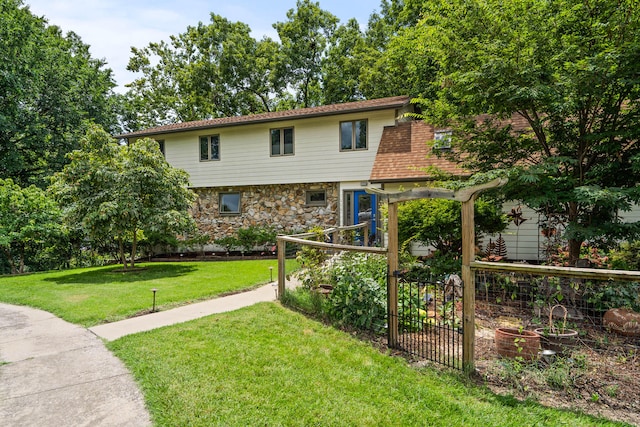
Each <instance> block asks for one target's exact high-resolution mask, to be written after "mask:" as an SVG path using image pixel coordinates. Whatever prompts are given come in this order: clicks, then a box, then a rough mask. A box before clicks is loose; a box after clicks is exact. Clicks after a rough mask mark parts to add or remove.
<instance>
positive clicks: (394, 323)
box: [387, 203, 398, 348]
mask: <svg viewBox="0 0 640 427" xmlns="http://www.w3.org/2000/svg"><path fill="white" fill-rule="evenodd" d="M388 226H389V244H388V246H387V268H388V271H387V325H388V334H389V337H388V340H389V347H391V348H396V347H398V275H397V272H398V204H397V203H389V224H388Z"/></svg>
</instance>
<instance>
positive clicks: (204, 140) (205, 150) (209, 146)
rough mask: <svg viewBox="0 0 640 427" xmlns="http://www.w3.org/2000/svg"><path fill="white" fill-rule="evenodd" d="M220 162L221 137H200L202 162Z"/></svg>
mask: <svg viewBox="0 0 640 427" xmlns="http://www.w3.org/2000/svg"><path fill="white" fill-rule="evenodd" d="M208 160H220V135H209V136H201V137H200V161H202V162H204V161H208Z"/></svg>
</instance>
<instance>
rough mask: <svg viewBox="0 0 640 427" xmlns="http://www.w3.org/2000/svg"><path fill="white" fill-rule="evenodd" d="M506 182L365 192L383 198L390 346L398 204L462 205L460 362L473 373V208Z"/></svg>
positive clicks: (394, 333)
mask: <svg viewBox="0 0 640 427" xmlns="http://www.w3.org/2000/svg"><path fill="white" fill-rule="evenodd" d="M506 182H507V180H506V179H496V180H493V181H491V182H488V183H486V184H481V185H477V186H474V187H469V188H464V189H461V190H458V191H452V190H447V189H441V188H413V189H411V190H407V191H402V192H388V191H384V190H380V189H375V188H367V189H366V191H367V192H369V193H371V194H376V195H378V196H382V197H384V198H386V200H387V203H388V205H389V213H388V221H389V222H388V235H389V237H388V243H387V264H388V271H389V277H388V287H389V301H388V307H389V316H388V331H389V332H388V333H389V346H390V347H397V345H398V257H399V247H398V204H399V203H402V202H407V201H410V200H418V199H448V200H455V201H458V202H461V203H462V281H463V286H464V289H463V295H464V297H463V308H462V311H463V318H462V328H463V331H464V334H463V341H462V362H463V365H464V370H465V371H473V370H474V340H475V277H474V274H473V272H472V271H471V263H472V262H473V261H474V258H475V232H474V222H475V220H474V205H475V200H476V198H477V196H478V195H479V194H480V193H481V192H482V191H484V190H488V189H491V188H497V187H500V186H503V185H504V184H505V183H506Z"/></svg>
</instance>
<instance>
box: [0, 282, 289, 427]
mask: <svg viewBox="0 0 640 427" xmlns="http://www.w3.org/2000/svg"><path fill="white" fill-rule="evenodd" d="M275 290H276V286H275V285H274V284H269V285H265V286H262V287H260V288H258V289H255V290H253V291H249V292H243V293H239V294H235V295H230V296H227V297H222V298H217V299H213V300H209V301H204V302H200V303H195V304H190V305H188V306H184V307H179V308H176V309H172V310H167V311H161V312H157V313H152V314H149V315H145V316H140V317H135V318H132V319H127V320H123V321H120V322H114V323H109V324H105V325H99V326H95V327H93V328H90V329H85V328H83V327H80V326H77V325H73V324H71V323H68V322H65V321H64V320H61V319H59V318H57V317H55V316H54V315H52V314H50V313H47V312H45V311H42V310H37V309H33V308H30V307H24V306H14V305H8V304H2V303H0V426H7V427H9V426H11V427H39V426H43V427H45V426H46V427H49V426H61V427H74V426H87V427H88V426H91V427H94V426H101V427H120V426H122V427H124V426H127V427H131V426H135V427H146V426H150V425H151V421H150V417H149V413H148V412H147V410H146V408H145V405H144V398H143V396H142V393H141V392H140V390H139V389H138V386H137V384H136V383H135V382H134V380H133V377H132V376H131V374H130V373H129V371H128V370H127V369H126V367H125V366H124V365H123V364H122V362H121V361H120V360H119V359H118V358H116V357H115V356H114V355H113V354H112V353H111V352H109V351H108V350H107V349H106V348H105V346H104V343H103V341H102V340H101V339H100V338H104V339H106V340H115V339H117V338H120V337H122V336H124V335H128V334H132V333H136V332H142V331H148V330H151V329H154V328H158V327H162V326H167V325H172V324H176V323H180V322H185V321H188V320H192V319H196V318H199V317H203V316H207V315H210V314H215V313H222V312H226V311H231V310H236V309H238V308H241V307H245V306H248V305H252V304H255V303H257V302H261V301H273V300H275V299H276V293H275Z"/></svg>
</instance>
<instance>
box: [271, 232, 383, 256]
mask: <svg viewBox="0 0 640 427" xmlns="http://www.w3.org/2000/svg"><path fill="white" fill-rule="evenodd" d="M277 239H278V242H280V241H283V242H291V243H298V244H301V245H306V246H313V247H316V248H326V249H338V250H345V251H355V252H369V253H374V254H386V253H387V248H378V247H373V246H353V245H339V244H335V243H326V242H316V241H315V240H307V239H300V238H297V237H291V236H278V237H277Z"/></svg>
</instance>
